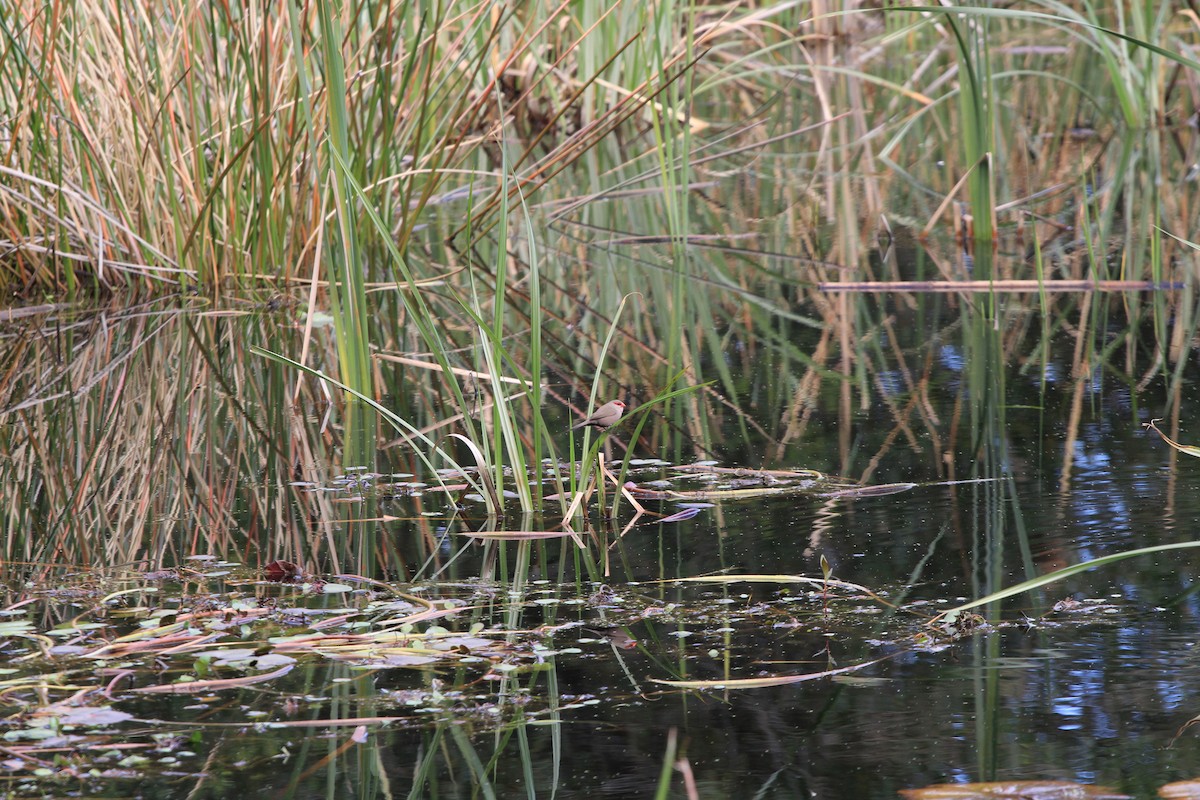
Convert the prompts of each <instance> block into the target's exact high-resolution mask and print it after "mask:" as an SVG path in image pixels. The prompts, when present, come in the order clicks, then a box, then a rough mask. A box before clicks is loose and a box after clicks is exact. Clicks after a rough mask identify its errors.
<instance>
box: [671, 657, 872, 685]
mask: <svg viewBox="0 0 1200 800" xmlns="http://www.w3.org/2000/svg"><path fill="white" fill-rule="evenodd" d="M883 660H884V659H882V658H877V659H875V660H874V661H864V662H863V663H861V664H855V665H854V666H851V667H840V668H838V669H827V670H825V671H824V672H806V673H804V674H803V675H776V676H773V677H770V678H735V679H731V680H725V681H668V680H660V679H658V678H651V679H650V680H651V681H653V682H654V683H659V684H662V685H663V686H674V687H677V688H680V689H764V688H767V687H770V686H787V685H788V684H791V683H803V682H804V681H815V680H817V679H819V678H829V677H832V676H834V675H844V674H846V673H847V672H854V671H856V670H860V669H862V668H863V667H869V666H871V665H872V664H878V663H879V662H880V661H883Z"/></svg>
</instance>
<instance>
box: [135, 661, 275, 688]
mask: <svg viewBox="0 0 1200 800" xmlns="http://www.w3.org/2000/svg"><path fill="white" fill-rule="evenodd" d="M291 671H292V665H290V664H289V665H288V666H286V667H280V668H279V669H277V670H275V671H274V672H266V673H264V674H262V675H247V676H246V677H244V678H226V679H223V680H214V681H184V682H183V683H166V684H161V685H159V686H143V687H141V688H139V689H134V690H133V691H135V692H140V693H141V694H195V693H197V692H214V691H217V690H218V689H236V688H239V687H242V686H251V685H253V684H256V683H265V682H266V681H270V680H274V679H275V678H280V677H283V676H284V675H286V674H288V673H289V672H291Z"/></svg>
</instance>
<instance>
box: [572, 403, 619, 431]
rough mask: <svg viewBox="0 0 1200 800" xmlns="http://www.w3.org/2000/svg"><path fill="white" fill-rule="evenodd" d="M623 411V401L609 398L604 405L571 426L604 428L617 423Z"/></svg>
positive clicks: (573, 427)
mask: <svg viewBox="0 0 1200 800" xmlns="http://www.w3.org/2000/svg"><path fill="white" fill-rule="evenodd" d="M624 413H625V403H624V402H623V401H621V400H609V401H608V402H607V403H605V404H604V405H602V406H600V407H599V408H597V409H596V410H595V411H593V412H592V415H591V416H590V417H588V418H587V419H585V420H583V421H581V422H576V423H575V424H574V425H572V426H571V428H572V430H574V429H575V428H599V429H600V430H604V429H605V428H608V427H610V426H612V425H616V424H617V420H619V419H620V418H621V415H622V414H624Z"/></svg>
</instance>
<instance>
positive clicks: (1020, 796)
mask: <svg viewBox="0 0 1200 800" xmlns="http://www.w3.org/2000/svg"><path fill="white" fill-rule="evenodd" d="M900 794H901V795H902V796H903V797H905V798H907V800H1128V798H1129V795H1127V794H1118V793H1117V792H1114V791H1113V790H1112V789H1110V788H1108V787H1107V786H1089V785H1087V784H1084V783H1074V782H1072V781H997V782H995V783H938V784H934V785H932V786H925V787H923V788H920V789H901V790H900Z"/></svg>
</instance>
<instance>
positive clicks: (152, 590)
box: [0, 558, 1103, 793]
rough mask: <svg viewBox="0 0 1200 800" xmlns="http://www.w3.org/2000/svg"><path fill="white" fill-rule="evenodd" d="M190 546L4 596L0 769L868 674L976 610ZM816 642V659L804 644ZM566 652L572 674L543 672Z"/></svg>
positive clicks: (751, 580) (929, 644)
mask: <svg viewBox="0 0 1200 800" xmlns="http://www.w3.org/2000/svg"><path fill="white" fill-rule="evenodd" d="M190 563H191V566H190V567H189V568H186V569H177V570H170V571H164V572H157V573H124V574H120V575H111V574H110V575H104V576H101V575H97V574H90V575H75V576H72V577H70V578H66V579H63V580H61V581H60V582H59V583H58V585H55V586H52V587H50V586H47V587H37V586H25V587H22V588H21V589H20V590H19V591H17V592H15V593H14V594H15V596H10V600H9V605H8V607H7V608H6V610H5V612H4V616H5V617H6V621H5V622H4V623H3V624H2V625H0V648H2V651H3V654H4V664H5V666H4V668H3V680H0V696H2V698H3V700H2V701H0V702H2V704H3V709H4V712H5V715H4V716H5V719H4V729H3V738H4V743H3V745H0V770H5V771H7V773H8V776H9V777H10V778H12V779H14V780H15V779H18V778H22V776H23V778H22V779H24V780H27V781H29V784H28V786H26V789H29V790H30V791H32V790H33V788H34V787H36V786H37V785H38V783H39V781H43V780H46V779H51V778H54V779H62V778H64V777H68V778H71V779H81V778H82V779H94V780H103V779H108V778H129V777H134V776H138V775H145V774H146V773H148V772H153V773H155V774H160V775H168V774H179V775H189V774H193V773H195V772H196V771H199V770H202V769H203V767H202V763H201V762H202V760H203V750H204V747H203V746H201V743H202V742H203V741H205V740H206V737H207V736H211V735H212V733H211V732H212V730H213V729H220V730H221V731H223V734H222V735H223V736H226V737H228V736H230V735H233V736H238V735H241V734H242V733H256V734H263V733H264V732H270V731H278V730H285V731H286V730H288V729H295V728H305V729H314V728H328V729H330V730H341V729H347V728H349V729H350V730H352V731H354V735H356V736H365V735H366V732H367V731H369V730H371V729H373V728H379V727H381V726H413V725H416V726H425V725H430V724H433V723H436V722H445V721H447V720H450V721H453V722H455V723H456V724H467V725H469V726H471V727H472V729H474V730H478V729H480V728H483V729H489V728H493V727H496V726H498V725H502V724H504V723H505V722H506V720H510V719H512V718H513V716H514V715H517V714H519V715H520V717H521V718H522V719H524V720H529V719H536V718H538V717H539V716H547V715H555V717H556V718H557V717H558V716H560V715H563V714H569V713H570V711H571V710H572V709H573V708H579V707H582V706H586V705H594V704H597V703H601V702H639V701H641V700H643V699H646V698H648V697H649V696H651V695H654V694H661V693H664V692H669V693H677V692H680V691H706V690H721V691H730V690H735V689H747V690H749V689H755V688H761V687H769V686H778V685H781V684H787V683H796V682H803V681H812V680H820V679H830V680H835V681H844V682H856V681H857V682H869V681H879V680H886V673H885V674H884V676H881V675H880V674H879V672H878V671H874V670H867V669H864V668H868V667H875V665H878V664H880V663H881V662H885V661H887V660H888V659H889V658H890V657H891V656H893V655H894V654H896V653H897V652H904V651H907V652H912V651H913V650H923V651H926V652H928V651H932V650H936V649H940V648H944V647H950V646H953V643H954V642H955V641H956V640H957V639H958V638H960V637H962V636H963V635H966V634H970V633H974V632H977V631H979V630H981V629H982V628H985V627H986V623H984V622H983V620H982V619H981V618H978V617H974V616H972V615H965V614H964V615H961V617H959V618H957V619H956V621H955V622H954V623H953V624H949V623H946V624H940V625H936V626H929V625H927V623H928V621H929V620H930V619H931V618H932V617H933V616H934V614H935V613H936V611H938V610H940V609H939V608H938V604H936V603H924V602H922V603H913V604H911V605H909V606H908V607H906V608H904V609H897V608H896V607H895V606H894V605H893V604H892V601H890V600H889V598H888V593H887V592H883V591H874V590H870V589H867V588H866V587H862V586H857V585H855V584H851V583H846V582H843V581H838V580H836V579H832V578H830V579H820V578H809V577H805V576H791V575H714V576H704V577H697V578H695V579H692V580H683V581H663V582H656V583H641V584H625V585H622V586H620V587H615V586H614V587H610V586H606V585H596V584H566V585H563V584H551V583H549V582H546V581H531V582H529V583H527V584H526V585H524V587H523V588H520V589H516V588H514V587H508V586H500V585H496V584H485V583H482V582H460V583H438V584H427V585H406V586H404V587H398V586H392V585H389V584H385V583H382V582H379V581H373V580H368V579H364V578H359V577H357V576H347V575H343V576H330V577H329V578H328V579H325V580H321V579H317V578H315V577H313V576H307V577H306V576H303V575H301V574H300V573H299V571H298V570H294V568H293V569H289V567H290V566H291V565H287V564H280V563H275V564H271V565H268V567H267V568H266V569H265V570H264V571H262V572H253V573H252V572H250V571H248V570H245V569H244V568H242V567H239V566H238V565H234V564H229V563H223V562H220V561H218V560H217V559H211V558H197V559H193V560H192V561H191V562H190ZM264 576H265V577H264ZM942 607H943V608H944V606H942ZM1102 613H1103V609H1100V608H1099V607H1097V606H1096V605H1095V604H1086V603H1085V604H1075V605H1073V606H1072V607H1071V608H1059V609H1056V611H1054V612H1052V614H1057V615H1058V616H1059V617H1060V618H1062V617H1065V616H1068V615H1072V614H1075V615H1080V614H1083V615H1090V618H1092V619H1094V618H1095V617H1096V615H1097V614H1102ZM1022 624H1029V621H1028V620H1025V621H1023V622H1022ZM1043 624H1047V625H1052V624H1060V623H1055V622H1051V621H1049V620H1044V621H1043ZM831 643H835V644H836V645H837V647H838V648H839V653H840V655H839V657H838V660H837V661H835V660H834V659H833V657H832V656H828V657H822V656H820V655H819V654H820V653H822V652H825V653H828V652H829V647H830V644H831ZM814 653H816V654H818V655H817V656H814V655H813V654H814ZM583 662H587V665H588V666H587V669H588V670H589V675H590V676H592V677H590V678H589V683H590V682H591V681H594V682H595V683H594V686H595V688H594V690H592V691H589V692H578V691H576V692H574V693H572V692H570V691H566V690H564V689H563V688H562V687H561V686H559V685H558V684H557V683H556V681H554V680H552V679H550V678H548V677H545V676H546V675H547V674H548V673H552V672H554V671H555V670H556V669H558V668H561V667H564V666H574V667H579V666H581V665H582V664H583ZM860 670H863V674H862V675H852V674H851V673H855V672H859V671H860ZM601 687H602V688H601ZM18 793H22V792H18Z"/></svg>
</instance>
